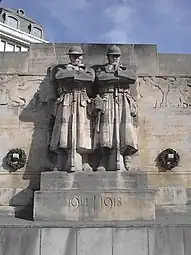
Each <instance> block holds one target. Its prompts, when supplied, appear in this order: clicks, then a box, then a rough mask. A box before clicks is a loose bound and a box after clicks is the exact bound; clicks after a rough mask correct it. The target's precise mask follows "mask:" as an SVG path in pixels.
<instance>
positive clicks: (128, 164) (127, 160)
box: [123, 155, 132, 171]
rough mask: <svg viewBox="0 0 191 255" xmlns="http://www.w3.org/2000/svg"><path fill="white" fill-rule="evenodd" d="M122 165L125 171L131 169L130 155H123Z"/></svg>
mask: <svg viewBox="0 0 191 255" xmlns="http://www.w3.org/2000/svg"><path fill="white" fill-rule="evenodd" d="M123 161H124V166H125V169H126V170H127V171H130V170H131V169H132V165H131V157H130V156H127V155H126V156H123Z"/></svg>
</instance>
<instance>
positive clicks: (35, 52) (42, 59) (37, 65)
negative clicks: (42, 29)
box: [28, 43, 57, 74]
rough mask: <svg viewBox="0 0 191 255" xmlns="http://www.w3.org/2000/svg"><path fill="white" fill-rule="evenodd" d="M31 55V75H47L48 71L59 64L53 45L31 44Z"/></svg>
mask: <svg viewBox="0 0 191 255" xmlns="http://www.w3.org/2000/svg"><path fill="white" fill-rule="evenodd" d="M29 54H30V57H29V60H28V62H29V73H33V74H39V73H41V74H46V73H47V69H48V68H49V67H50V66H51V65H54V64H56V62H57V60H56V54H55V47H54V44H53V43H44V44H40V43H34V44H31V46H30V51H29Z"/></svg>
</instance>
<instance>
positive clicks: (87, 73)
mask: <svg viewBox="0 0 191 255" xmlns="http://www.w3.org/2000/svg"><path fill="white" fill-rule="evenodd" d="M55 78H56V80H57V84H58V88H57V91H58V98H57V100H56V102H55V109H54V113H53V115H54V117H55V122H54V127H53V133H52V136H51V141H50V149H51V150H53V151H56V150H57V149H60V148H62V149H71V148H72V143H73V140H74V139H76V140H75V144H76V150H77V151H78V152H79V153H80V152H85V151H87V150H91V149H92V137H91V126H90V124H91V123H90V117H89V116H88V111H87V107H88V99H89V97H88V91H89V89H90V88H91V83H92V82H93V81H94V78H95V74H94V71H93V69H88V68H86V67H85V66H84V65H81V66H80V67H79V66H74V65H72V64H68V65H66V66H65V67H62V68H60V69H58V70H57V72H56V74H55ZM73 113H75V116H73ZM74 117H75V118H74ZM73 121H75V123H72V122H73ZM73 124H75V125H73ZM73 126H74V127H75V128H76V130H73ZM74 131H75V132H74ZM72 132H74V133H73V134H75V138H72Z"/></svg>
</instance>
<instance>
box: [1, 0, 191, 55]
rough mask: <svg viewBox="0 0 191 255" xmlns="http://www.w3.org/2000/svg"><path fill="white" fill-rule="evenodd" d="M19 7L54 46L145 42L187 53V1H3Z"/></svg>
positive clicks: (190, 14) (190, 12)
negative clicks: (37, 24) (43, 31)
mask: <svg viewBox="0 0 191 255" xmlns="http://www.w3.org/2000/svg"><path fill="white" fill-rule="evenodd" d="M1 4H2V5H3V6H4V7H9V8H17V9H18V8H23V9H24V10H25V12H26V15H27V16H28V17H31V18H33V19H34V20H36V21H37V22H38V23H40V24H41V25H43V27H44V30H45V34H46V39H47V40H49V41H53V42H90V43H91V42H98V43H127V44H128V43H130V44H131V43H137V44H138V43H141V44H144V43H146V44H147V43H149V44H157V45H158V51H159V52H169V53H191V0H2V3H1Z"/></svg>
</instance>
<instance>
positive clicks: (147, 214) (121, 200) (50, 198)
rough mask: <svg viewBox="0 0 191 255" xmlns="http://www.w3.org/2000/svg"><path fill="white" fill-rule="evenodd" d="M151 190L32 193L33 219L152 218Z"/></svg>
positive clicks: (153, 212) (121, 219)
mask: <svg viewBox="0 0 191 255" xmlns="http://www.w3.org/2000/svg"><path fill="white" fill-rule="evenodd" d="M153 195H154V194H153V191H150V190H142V191H140V190H138V191H134V190H129V191H127V190H126V191H124V190H116V191H113V190H111V191H109V190H107V191H92V190H91V191H89V192H87V191H85V190H84V191H78V190H76V191H72V190H68V191H67V190H64V191H36V192H35V200H34V218H35V220H57V221H58V220H80V221H84V220H90V221H115V220H118V221H123V220H135V219H142V220H143V219H145V220H151V219H154V218H155V207H154V201H153Z"/></svg>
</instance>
